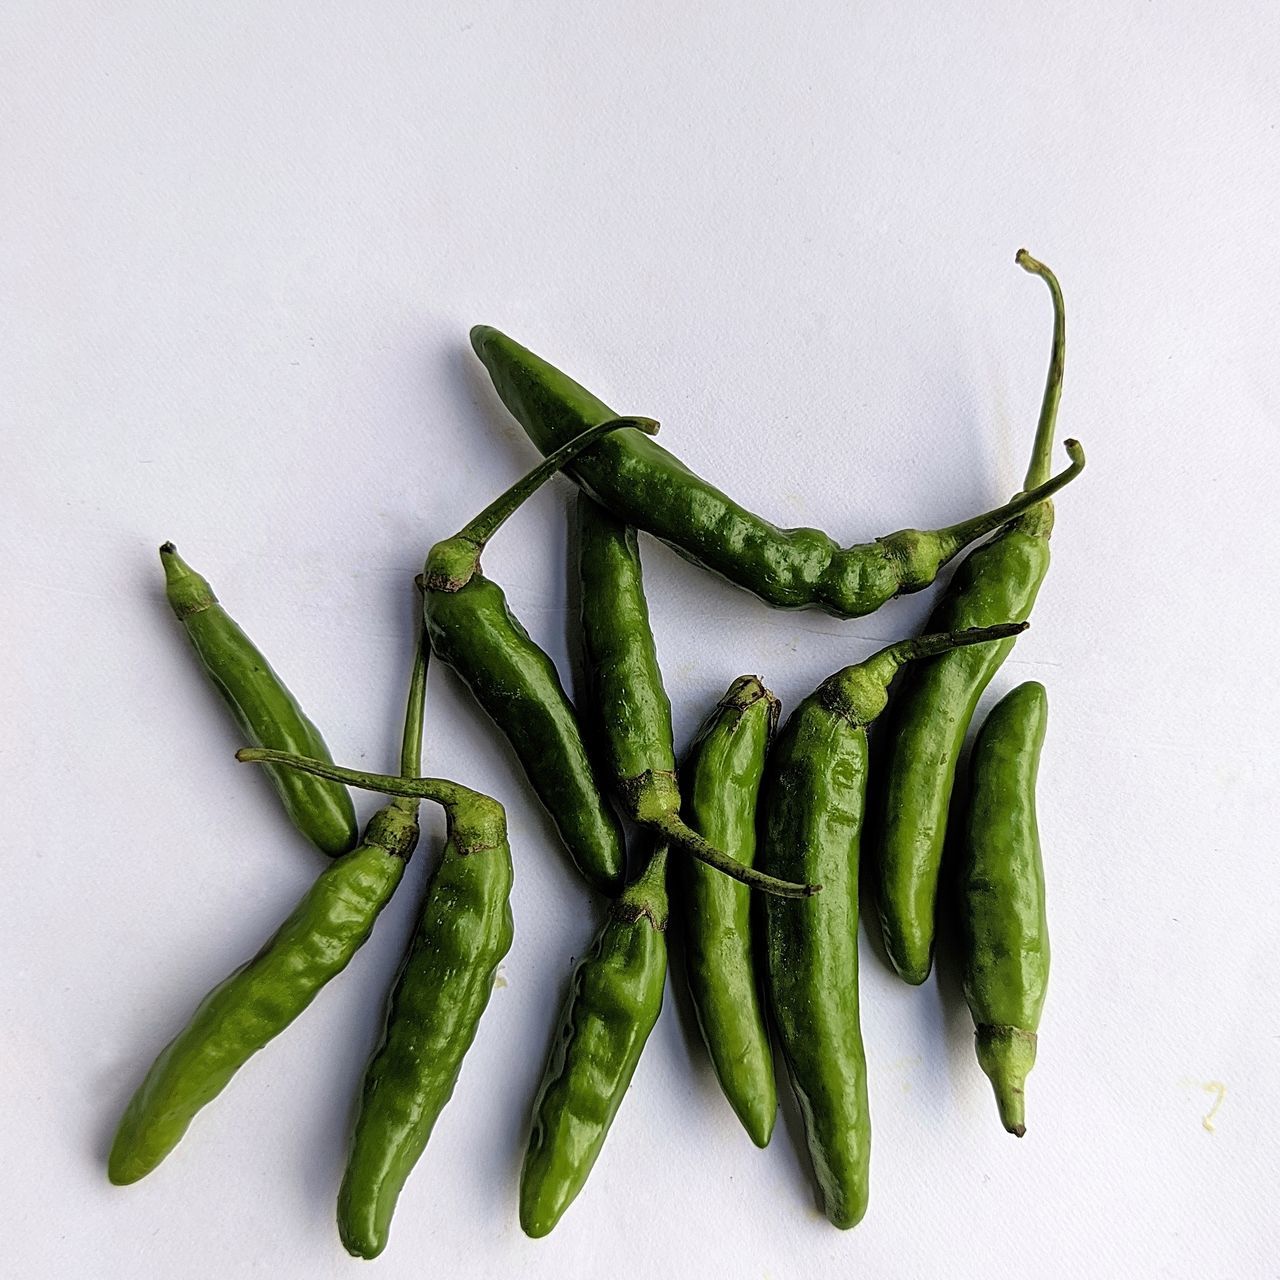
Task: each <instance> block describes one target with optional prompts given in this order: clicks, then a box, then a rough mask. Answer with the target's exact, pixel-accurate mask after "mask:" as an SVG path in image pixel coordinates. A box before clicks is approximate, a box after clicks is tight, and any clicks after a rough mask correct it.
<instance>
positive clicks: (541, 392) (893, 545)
mask: <svg viewBox="0 0 1280 1280" xmlns="http://www.w3.org/2000/svg"><path fill="white" fill-rule="evenodd" d="M471 344H472V346H473V347H474V348H475V351H476V354H477V355H478V356H479V357H480V359H481V360H482V361H483V362H484V366H485V368H486V369H487V370H488V372H489V376H490V378H491V379H492V380H493V385H494V387H495V388H496V390H497V392H498V395H499V396H500V397H501V399H502V402H503V404H505V405H506V407H507V409H508V410H509V411H510V412H511V414H512V415H513V416H514V417H515V419H516V420H517V421H518V422H519V423H520V425H521V426H522V427H523V428H524V430H525V433H526V434H527V435H528V436H529V438H530V439H531V440H532V441H533V443H534V444H535V445H537V446H538V448H539V449H541V450H542V452H543V453H547V452H549V451H550V450H551V449H554V448H556V447H557V446H559V445H562V444H563V443H564V442H565V441H566V440H569V439H571V438H573V437H574V436H576V435H577V434H578V433H579V432H581V431H582V430H584V429H585V428H587V427H589V426H591V425H593V424H594V423H597V422H604V421H607V420H609V419H611V418H614V417H616V415H615V414H614V412H613V410H612V409H610V408H609V407H608V406H607V405H606V404H604V403H603V402H602V401H600V400H597V399H596V397H595V396H593V395H592V394H591V393H590V392H589V391H587V390H586V389H585V388H584V387H581V386H579V385H578V384H577V383H576V382H574V381H573V379H572V378H569V377H567V376H566V375H565V374H563V373H561V372H560V370H559V369H556V368H555V367H553V366H552V365H550V364H548V363H547V362H546V361H545V360H543V359H541V358H540V357H538V356H536V355H534V354H533V352H532V351H528V350H526V349H525V348H524V347H522V346H520V345H519V343H516V342H513V341H512V340H511V339H510V338H508V337H507V336H506V335H505V334H503V333H499V332H498V330H497V329H492V328H489V327H488V326H486V325H477V326H476V327H475V328H474V329H472V330H471ZM1067 451H1068V453H1069V454H1070V456H1071V465H1070V466H1069V467H1068V468H1067V469H1065V470H1064V471H1063V472H1061V473H1060V474H1059V475H1058V476H1056V477H1055V478H1054V479H1053V480H1051V481H1049V482H1048V483H1046V484H1044V485H1042V486H1040V487H1039V488H1038V489H1036V490H1035V491H1034V492H1032V493H1024V494H1020V495H1018V496H1017V497H1015V498H1013V499H1012V500H1010V501H1009V502H1007V503H1006V504H1005V505H1004V506H1002V507H997V508H996V509H995V510H994V511H989V512H986V513H985V514H983V515H980V516H974V517H973V518H971V519H969V520H964V521H961V522H960V523H959V524H955V525H951V526H950V527H948V528H945V529H935V530H932V531H925V530H920V529H902V530H899V531H898V532H897V533H892V534H889V535H888V536H887V537H883V538H878V539H876V540H875V541H874V542H868V543H863V544H861V545H859V546H853V547H840V546H839V545H837V544H836V543H835V542H834V541H833V540H832V539H831V538H829V537H828V536H827V535H826V534H825V533H822V532H821V531H820V530H817V529H780V528H778V526H777V525H775V524H771V523H770V522H769V521H768V520H765V519H763V518H762V517H760V516H758V515H755V514H754V513H753V512H750V511H747V510H745V509H744V508H743V507H741V506H739V505H738V504H737V503H736V502H734V501H733V500H732V499H730V498H729V497H727V496H726V495H725V494H723V493H722V492H721V491H720V490H719V489H717V488H715V487H714V486H713V485H711V484H708V483H707V481H705V480H703V479H702V478H701V477H700V476H698V475H695V474H694V472H692V471H690V470H689V468H688V467H686V466H685V465H684V464H683V463H682V462H681V461H680V460H679V459H678V458H676V457H674V456H673V455H672V454H670V453H668V452H667V451H666V450H665V449H664V448H663V447H662V446H661V445H658V444H655V443H653V441H651V440H646V439H644V437H643V436H641V435H640V434H639V433H637V432H633V431H620V432H618V433H617V435H615V436H611V437H610V438H609V439H608V440H607V441H605V442H603V443H602V444H601V445H600V447H599V448H598V449H596V450H593V452H592V454H591V456H590V457H587V458H581V459H579V460H578V461H577V462H576V463H575V464H574V466H573V467H572V468H570V469H569V470H568V471H567V474H568V475H570V476H572V477H573V478H574V479H575V480H576V481H577V482H578V484H579V485H581V486H582V487H583V488H584V489H585V490H586V491H587V492H588V493H590V494H591V495H592V496H593V497H594V498H595V499H596V500H597V501H598V502H600V503H602V504H603V505H604V506H606V507H608V508H609V510H610V511H612V512H613V514H614V515H615V516H617V517H618V519H620V520H623V521H625V522H626V523H627V524H630V525H633V526H635V527H636V528H638V529H643V530H645V531H646V532H647V533H651V534H653V535H655V536H656V537H659V538H661V539H662V540H663V541H664V542H666V543H668V544H670V546H672V547H673V548H674V549H675V550H676V551H678V552H680V554H681V555H683V556H685V557H687V558H688V559H690V560H692V561H694V563H695V564H700V565H702V566H703V567H704V568H707V569H710V570H712V571H713V572H715V573H719V574H721V575H722V576H724V577H725V578H728V579H729V581H730V582H734V583H737V584H738V586H741V587H745V588H746V589H747V590H748V591H752V592H754V593H755V594H756V595H758V596H759V597H760V598H761V599H762V600H764V601H766V602H767V603H768V604H771V605H775V606H778V607H780V608H800V607H803V606H806V605H814V606H817V607H819V608H822V609H825V610H826V611H827V612H828V613H832V614H835V615H836V616H837V617H842V618H856V617H859V616H860V615H862V614H865V613H870V612H872V610H874V609H878V608H879V607H880V606H881V605H882V604H885V603H886V602H887V601H889V600H892V599H893V598H894V597H895V596H898V595H902V594H904V593H908V592H912V591H919V590H920V589H921V588H923V587H927V586H928V585H929V583H931V582H932V581H933V580H934V579H935V578H936V577H937V576H938V573H939V571H940V570H941V569H942V567H943V566H944V565H945V564H946V563H947V562H948V561H949V560H951V559H952V558H953V557H954V556H956V555H957V554H958V553H959V552H960V551H962V550H963V549H964V548H965V547H966V546H968V545H969V544H970V543H971V542H974V541H976V540H977V539H979V538H983V537H986V535H987V534H989V533H993V532H994V531H995V530H996V529H998V528H1000V526H1001V525H1004V524H1007V523H1008V522H1009V521H1010V520H1012V519H1014V517H1016V516H1018V515H1021V514H1022V512H1024V511H1026V510H1028V509H1029V508H1030V507H1032V506H1034V505H1035V504H1037V503H1039V502H1041V501H1043V500H1044V499H1046V498H1048V497H1049V496H1050V495H1051V494H1053V493H1055V492H1057V490H1058V489H1060V488H1061V487H1062V486H1063V485H1065V484H1066V483H1067V482H1068V481H1070V480H1071V479H1072V478H1073V477H1075V476H1076V475H1077V474H1079V472H1080V470H1081V468H1082V467H1083V466H1084V451H1083V450H1082V449H1081V448H1080V446H1079V445H1078V443H1077V442H1076V441H1074V440H1072V441H1068V442H1067Z"/></svg>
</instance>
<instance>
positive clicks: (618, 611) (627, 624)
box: [577, 494, 822, 898]
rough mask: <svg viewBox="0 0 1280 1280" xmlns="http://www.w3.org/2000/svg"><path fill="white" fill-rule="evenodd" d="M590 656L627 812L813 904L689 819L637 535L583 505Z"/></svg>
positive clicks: (750, 878) (677, 843) (768, 888)
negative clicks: (684, 813)
mask: <svg viewBox="0 0 1280 1280" xmlns="http://www.w3.org/2000/svg"><path fill="white" fill-rule="evenodd" d="M577 506H578V570H579V576H580V577H581V580H582V648H583V656H584V659H585V665H586V669H587V679H588V683H589V684H590V687H591V704H592V705H591V714H592V716H593V717H594V718H595V720H596V727H597V730H598V736H599V739H600V742H601V744H602V748H603V754H604V756H605V757H606V768H607V772H608V775H609V778H610V781H611V782H612V783H613V786H614V789H615V792H616V794H617V796H618V798H619V800H620V801H621V803H622V806H623V812H624V813H625V814H626V816H627V817H629V818H630V819H631V820H632V821H634V822H638V823H640V824H641V825H642V826H645V827H647V828H649V830H651V831H653V832H654V833H655V834H656V835H657V836H658V837H659V838H661V839H662V840H664V841H666V842H667V843H668V844H669V845H670V846H671V847H672V848H675V849H678V850H680V852H682V853H686V854H689V855H691V856H692V857H694V858H697V859H698V860H699V861H700V862H705V863H706V864H707V865H708V866H710V867H714V868H715V869H716V870H717V871H720V872H723V873H724V874H725V875H728V876H732V877H733V879H735V880H739V881H741V882H742V883H743V884H746V885H749V886H750V887H752V888H754V889H760V890H762V891H763V892H765V893H773V894H780V895H782V896H783V897H792V898H794V897H808V896H810V895H811V894H814V893H817V892H818V891H819V890H820V889H821V887H822V886H821V885H818V884H803V883H801V884H796V883H792V882H790V881H787V880H782V879H779V878H778V877H777V876H771V875H768V874H766V873H765V872H762V871H758V870H756V869H755V868H754V867H748V866H744V865H743V864H742V863H740V862H736V861H734V859H733V858H730V857H729V856H728V855H726V854H725V853H724V852H723V851H722V850H720V849H717V848H716V847H715V846H714V845H712V844H711V843H710V842H709V841H707V840H706V839H705V838H704V837H703V836H701V835H699V834H698V833H697V832H696V831H694V830H693V829H692V828H690V827H689V825H688V824H687V823H686V822H685V821H684V819H683V818H681V816H680V788H679V786H678V784H677V782H676V759H675V747H674V745H673V742H672V729H671V702H670V699H669V698H668V697H667V694H666V690H665V689H664V688H663V684H662V672H661V670H660V669H659V667H658V654H657V649H656V646H655V644H654V639H653V628H652V627H651V626H650V625H649V606H648V603H647V602H646V600H645V594H644V580H643V575H642V573H641V567H640V552H639V548H638V547H637V545H636V533H635V530H634V529H632V528H631V527H630V526H629V525H625V524H623V523H622V522H621V521H619V520H617V519H615V518H614V517H613V516H612V515H610V514H609V512H607V511H606V510H605V509H604V508H603V507H601V506H600V505H599V503H597V502H595V501H593V500H592V499H591V498H589V497H587V495H586V494H579V495H578V504H577Z"/></svg>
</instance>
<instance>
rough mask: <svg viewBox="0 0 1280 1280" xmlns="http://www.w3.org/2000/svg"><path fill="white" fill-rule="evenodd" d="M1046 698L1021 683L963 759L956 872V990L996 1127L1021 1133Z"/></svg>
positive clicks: (1038, 1005) (1031, 1037)
mask: <svg viewBox="0 0 1280 1280" xmlns="http://www.w3.org/2000/svg"><path fill="white" fill-rule="evenodd" d="M1048 717H1049V701H1048V698H1047V696H1046V694H1045V691H1044V686H1043V685H1041V684H1037V683H1036V682H1035V681H1029V682H1028V683H1026V684H1020V685H1019V686H1018V687H1017V688H1016V689H1014V690H1013V692H1012V693H1008V694H1006V695H1005V696H1004V697H1003V698H1002V699H1001V700H1000V701H999V702H998V703H997V704H996V706H995V708H994V710H993V711H992V712H991V714H990V715H989V716H988V717H987V720H986V723H985V724H984V725H983V726H982V728H981V729H980V730H979V731H978V737H977V740H976V742H975V743H974V746H973V755H972V758H971V760H970V785H969V804H968V812H967V814H966V816H965V823H964V852H963V866H962V869H961V875H960V899H961V911H960V918H961V921H962V923H963V929H964V994H965V998H966V999H967V1000H968V1002H969V1009H970V1010H971V1012H972V1013H973V1021H974V1025H975V1026H976V1028H977V1031H976V1044H977V1050H978V1061H979V1063H981V1065H982V1069H983V1071H985V1072H986V1073H987V1075H988V1077H989V1078H990V1080H991V1083H992V1086H993V1087H994V1088H995V1093H996V1103H997V1105H998V1106H999V1108H1000V1120H1001V1122H1002V1123H1003V1124H1004V1127H1005V1128H1006V1129H1007V1130H1008V1131H1009V1132H1010V1133H1012V1134H1016V1135H1017V1136H1018V1137H1019V1138H1020V1137H1022V1135H1023V1134H1024V1133H1025V1132H1026V1117H1025V1115H1024V1107H1023V1087H1024V1084H1025V1082H1026V1078H1027V1073H1028V1072H1029V1071H1030V1070H1031V1068H1032V1067H1033V1066H1034V1065H1035V1061H1036V1031H1037V1029H1038V1028H1039V1026H1040V1011H1041V1010H1042V1009H1043V1008H1044V996H1045V989H1046V987H1047V986H1048V982H1049V928H1048V924H1047V922H1046V919H1045V911H1044V867H1043V865H1042V864H1041V861H1040V832H1039V830H1038V828H1037V825H1036V774H1037V772H1038V771H1039V767H1040V748H1041V747H1042V746H1043V745H1044V731H1045V725H1046V723H1047V721H1048Z"/></svg>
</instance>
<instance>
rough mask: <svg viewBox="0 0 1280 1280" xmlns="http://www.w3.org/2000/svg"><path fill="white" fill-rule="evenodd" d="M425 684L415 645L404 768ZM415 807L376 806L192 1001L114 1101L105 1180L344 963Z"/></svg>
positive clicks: (390, 880)
mask: <svg viewBox="0 0 1280 1280" xmlns="http://www.w3.org/2000/svg"><path fill="white" fill-rule="evenodd" d="M425 684H426V658H425V652H423V653H420V655H419V659H418V661H417V662H416V663H415V664H414V672H413V679H412V682H411V685H410V694H409V702H408V709H407V712H406V716H405V735H404V745H403V748H402V758H401V763H402V765H403V766H405V767H407V768H408V769H409V770H411V771H413V772H416V771H417V765H418V754H417V753H418V741H419V739H420V737H421V728H422V702H423V690H424V688H425ZM239 758H241V759H246V760H256V761H262V762H269V763H274V764H289V763H290V762H291V761H292V759H294V757H292V756H291V755H290V754H289V753H287V752H281V751H274V750H268V749H264V748H254V749H252V750H248V751H242V752H240V753H239ZM319 763H320V768H319V769H318V770H316V771H315V772H316V774H317V776H319V777H326V776H327V777H328V778H329V779H330V780H332V781H335V782H345V781H349V780H350V779H349V778H348V777H345V776H343V775H344V773H345V771H343V770H339V769H337V768H336V767H334V766H332V765H329V764H328V762H319ZM325 770H327V773H326V772H324V771H325ZM464 794H465V795H471V794H473V793H470V792H467V791H466V789H465V788H458V787H457V785H456V784H454V783H442V784H441V785H440V786H439V787H438V788H437V789H436V791H434V792H433V793H432V794H431V796H430V798H431V799H437V800H442V801H444V802H446V803H457V802H458V800H460V799H461V798H462V797H463V795H464ZM417 813H418V805H417V802H416V800H415V801H413V802H410V801H408V800H405V799H398V800H396V801H394V802H393V803H392V804H389V805H387V806H386V807H384V808H382V809H379V810H378V812H377V813H375V814H374V816H373V818H372V819H371V820H370V822H369V825H368V826H367V827H366V828H365V833H364V839H363V841H362V842H361V843H360V844H359V845H357V846H356V847H355V848H354V849H353V850H352V851H351V852H350V853H348V854H344V855H343V856H342V857H341V858H339V859H337V860H336V861H335V862H334V863H333V864H332V865H331V866H329V867H327V868H326V869H325V870H324V871H323V872H322V873H321V875H320V876H319V877H318V878H317V880H316V882H315V884H313V885H312V887H311V888H310V890H308V892H307V893H306V895H305V896H304V897H303V899H302V901H301V902H299V903H298V905H297V907H295V908H294V910H293V913H292V914H291V915H290V916H289V918H288V919H287V920H286V921H285V922H284V924H282V925H281V926H280V928H279V930H278V931H277V932H276V933H275V935H274V936H273V937H272V938H271V939H270V940H269V941H268V942H267V944H266V945H265V946H264V947H263V948H262V950H261V951H259V952H258V954H257V955H256V956H254V957H253V959H252V960H250V961H248V962H247V963H246V964H244V965H242V966H241V967H240V968H239V969H237V970H236V971H235V972H234V973H233V974H232V975H231V976H230V977H229V978H227V979H226V980H225V981H224V982H222V983H220V984H219V985H218V986H217V987H215V988H214V989H213V990H212V991H211V992H210V993H209V994H208V995H207V996H206V997H205V998H204V1000H203V1001H201V1003H200V1005H199V1007H198V1008H197V1009H196V1011H195V1014H194V1015H193V1016H192V1018H191V1021H190V1022H189V1023H188V1024H187V1025H186V1027H185V1028H184V1029H183V1030H182V1031H180V1032H179V1033H178V1035H177V1036H176V1037H175V1038H174V1039H173V1040H172V1041H170V1043H169V1044H168V1045H167V1046H166V1048H165V1049H164V1050H162V1051H161V1053H160V1056H159V1057H158V1058H156V1060H155V1062H154V1063H152V1065H151V1069H150V1070H149V1071H148V1072H147V1075H146V1078H145V1079H144V1080H143V1081H142V1083H141V1084H140V1085H139V1086H138V1090H137V1092H136V1093H135V1094H134V1095H133V1097H132V1099H131V1100H130V1102H129V1105H128V1106H127V1107H126V1108H125V1112H124V1115H123V1116H122V1117H121V1120H120V1126H119V1128H118V1129H117V1130H116V1136H115V1140H114V1142H113V1143H112V1145H111V1154H110V1157H109V1160H108V1164H107V1173H108V1176H109V1177H110V1179H111V1181H112V1182H114V1183H117V1184H122V1183H128V1182H136V1181H137V1180H138V1179H139V1178H142V1177H145V1176H146V1175H147V1174H148V1173H150V1172H151V1171H152V1169H154V1168H155V1167H156V1165H158V1164H159V1163H160V1161H161V1160H163V1159H164V1158H165V1156H167V1155H168V1154H169V1152H170V1151H172V1150H173V1148H174V1147H175V1146H176V1145H177V1144H178V1142H179V1140H180V1139H181V1138H182V1135H183V1134H184V1133H185V1132H186V1131H187V1127H188V1125H190V1123H191V1121H192V1120H193V1119H194V1118H195V1116H196V1113H197V1112H198V1111H199V1110H200V1109H201V1108H202V1107H203V1106H205V1105H206V1104H207V1103H209V1102H212V1101H213V1099H214V1098H216V1097H217V1096H218V1094H219V1093H221V1092H222V1090H223V1089H224V1088H226V1086H227V1085H228V1084H229V1083H230V1081H231V1077H232V1076H234V1075H235V1073H236V1072H237V1071H238V1070H239V1069H240V1068H241V1067H242V1066H244V1064H245V1063H246V1062H247V1061H248V1060H249V1059H250V1058H251V1057H252V1056H253V1055H254V1054H255V1053H257V1051H258V1050H259V1049H261V1048H262V1047H263V1046H264V1045H266V1044H267V1043H268V1042H269V1041H271V1040H272V1039H274V1038H275V1037H276V1036H278V1035H279V1034H280V1033H281V1032H282V1031H283V1030H284V1029H285V1028H286V1027H287V1026H288V1025H289V1024H290V1023H291V1022H292V1021H293V1020H294V1019H295V1018H296V1017H297V1016H298V1015H299V1014H300V1013H301V1012H302V1011H303V1010H304V1009H305V1008H306V1007H307V1006H308V1005H309V1004H310V1003H311V1002H312V1000H314V999H315V998H316V996H317V995H319V994H320V991H321V989H322V988H323V987H324V986H325V984H326V983H328V982H329V980H330V979H331V978H334V977H336V976H337V975H338V974H339V973H341V972H342V970H343V969H345V968H346V966H347V963H348V962H349V961H350V959H351V957H352V956H354V955H355V953H356V952H357V951H358V950H359V949H360V947H361V946H362V945H363V944H364V941H365V939H366V938H367V937H368V936H369V933H370V931H371V930H372V928H373V925H374V922H375V921H376V920H377V918H378V914H379V912H380V911H381V910H382V908H383V907H384V906H386V904H387V902H388V901H389V900H390V898H391V894H392V893H393V892H394V890H395V887H396V885H398V884H399V883H400V878H401V876H402V875H403V874H404V866H405V863H406V862H407V861H408V859H409V856H410V854H412V852H413V850H414V847H415V846H416V845H417V843H418V821H417Z"/></svg>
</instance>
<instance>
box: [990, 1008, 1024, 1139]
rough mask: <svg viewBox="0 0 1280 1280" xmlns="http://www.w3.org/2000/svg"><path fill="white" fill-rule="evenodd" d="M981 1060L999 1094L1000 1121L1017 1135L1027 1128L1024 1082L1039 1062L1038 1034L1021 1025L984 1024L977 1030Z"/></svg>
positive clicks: (1022, 1133) (997, 1104) (1017, 1136)
mask: <svg viewBox="0 0 1280 1280" xmlns="http://www.w3.org/2000/svg"><path fill="white" fill-rule="evenodd" d="M975 1039H976V1041H977V1048H978V1063H979V1065H980V1066H981V1067H982V1069H983V1071H985V1072H986V1074H987V1078H988V1079H989V1080H990V1081H991V1085H992V1087H993V1088H994V1089H995V1093H996V1106H997V1107H998V1108H999V1109H1000V1120H1001V1122H1002V1123H1003V1124H1004V1127H1005V1128H1006V1129H1007V1130H1008V1131H1009V1132H1010V1133H1011V1134H1013V1136H1014V1137H1015V1138H1021V1137H1022V1136H1023V1135H1024V1134H1025V1133H1026V1131H1027V1126H1026V1111H1025V1102H1026V1100H1025V1097H1024V1085H1025V1084H1026V1080H1027V1076H1028V1074H1029V1073H1030V1071H1031V1068H1032V1067H1033V1066H1035V1062H1036V1033H1035V1032H1034V1031H1024V1030H1023V1029H1022V1028H1021V1027H992V1026H981V1027H979V1028H978V1029H977V1031H976V1033H975Z"/></svg>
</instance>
